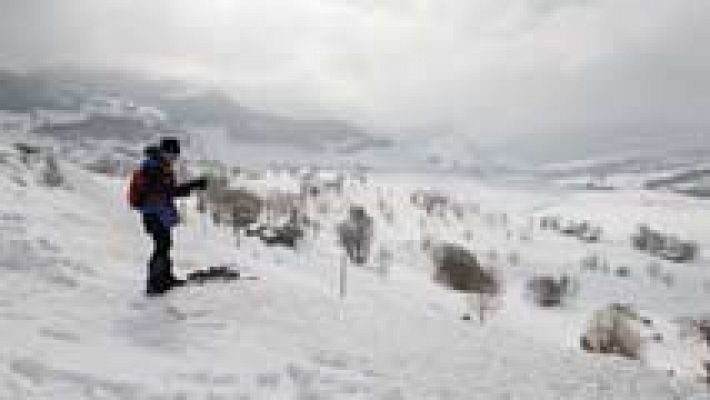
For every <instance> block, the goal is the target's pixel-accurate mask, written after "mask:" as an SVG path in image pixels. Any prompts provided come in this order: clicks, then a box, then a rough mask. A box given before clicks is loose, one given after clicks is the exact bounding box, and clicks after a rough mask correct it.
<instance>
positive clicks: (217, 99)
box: [0, 70, 387, 151]
mask: <svg viewBox="0 0 710 400" xmlns="http://www.w3.org/2000/svg"><path fill="white" fill-rule="evenodd" d="M195 86H196V85H192V84H190V83H187V82H181V81H175V80H151V79H146V78H142V77H137V76H134V75H131V74H128V73H120V72H97V71H78V70H45V71H35V72H31V73H27V74H17V73H10V72H0V109H5V110H12V111H25V112H29V111H32V110H33V109H37V108H49V109H71V108H76V107H78V106H79V104H81V102H82V101H86V100H87V99H89V98H91V97H96V96H107V97H112V98H123V99H127V100H130V101H131V102H135V103H136V104H140V105H144V106H152V107H156V108H159V109H160V110H161V111H163V112H164V113H165V114H166V115H167V116H168V118H169V122H170V124H171V125H173V126H174V127H176V128H190V127H219V128H222V129H225V130H226V131H227V132H228V137H229V138H232V139H234V140H235V141H243V142H254V143H276V144H285V145H293V146H298V147H306V148H312V149H314V150H321V149H323V148H333V147H335V148H336V149H337V148H343V149H344V151H360V150H363V149H366V148H368V147H370V146H382V145H386V144H387V141H386V140H381V139H379V138H375V137H373V136H371V135H369V134H367V133H366V132H365V131H364V130H362V129H360V128H358V127H356V126H354V125H353V124H350V123H348V122H345V121H338V120H327V119H326V120H316V119H309V120H304V119H295V118H290V117H285V116H280V115H275V114H271V113H268V112H264V111H257V110H253V109H250V108H248V107H245V106H243V105H242V104H240V103H239V102H238V101H237V100H236V99H235V98H233V97H231V96H230V95H228V94H227V93H226V92H225V91H223V90H221V89H219V88H202V87H195Z"/></svg>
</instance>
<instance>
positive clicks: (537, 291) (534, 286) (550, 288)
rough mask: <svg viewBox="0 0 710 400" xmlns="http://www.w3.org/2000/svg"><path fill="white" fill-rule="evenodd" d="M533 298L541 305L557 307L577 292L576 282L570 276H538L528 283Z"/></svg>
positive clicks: (527, 286)
mask: <svg viewBox="0 0 710 400" xmlns="http://www.w3.org/2000/svg"><path fill="white" fill-rule="evenodd" d="M526 288H527V290H528V292H529V294H530V295H531V296H532V300H533V301H534V302H535V304H537V305H538V306H540V307H557V306H561V305H563V304H564V302H565V300H566V299H567V298H569V297H571V296H573V295H574V294H575V293H576V283H575V282H573V281H572V279H570V277H569V276H567V275H563V276H561V277H560V278H555V277H553V276H538V277H534V278H532V279H531V280H529V281H528V282H527V284H526Z"/></svg>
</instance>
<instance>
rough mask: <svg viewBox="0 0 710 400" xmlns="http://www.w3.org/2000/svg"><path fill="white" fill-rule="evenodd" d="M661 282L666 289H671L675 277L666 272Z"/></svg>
mask: <svg viewBox="0 0 710 400" xmlns="http://www.w3.org/2000/svg"><path fill="white" fill-rule="evenodd" d="M661 282H663V284H664V285H666V287H669V288H670V287H673V285H675V276H673V274H672V273H670V272H666V273H665V274H663V276H661Z"/></svg>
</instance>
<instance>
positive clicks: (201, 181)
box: [190, 177, 209, 190]
mask: <svg viewBox="0 0 710 400" xmlns="http://www.w3.org/2000/svg"><path fill="white" fill-rule="evenodd" d="M208 183H209V180H208V179H207V178H205V177H202V178H197V179H193V180H192V181H190V186H191V187H192V188H193V189H195V190H205V189H207V184H208Z"/></svg>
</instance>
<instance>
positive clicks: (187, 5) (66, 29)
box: [0, 0, 710, 146]
mask: <svg viewBox="0 0 710 400" xmlns="http://www.w3.org/2000/svg"><path fill="white" fill-rule="evenodd" d="M709 22H710V1H709V0H258V1H254V0H250V1H247V0H209V1H205V0H61V1H58V0H0V63H4V64H5V65H9V66H17V65H25V66H33V65H37V64H46V63H69V64H74V63H78V64H83V65H90V66H96V65H99V66H101V65H106V66H110V67H112V68H116V67H128V68H132V69H137V70H142V71H147V72H150V73H154V74H158V75H169V76H179V77H184V78H189V79H199V80H206V81H208V82H219V83H220V84H222V85H224V87H225V88H228V89H229V90H230V91H231V92H232V93H234V94H235V95H236V96H237V97H238V98H239V99H241V100H242V101H243V102H244V103H246V104H251V105H256V106H258V107H262V108H269V109H274V110H276V111H278V112H281V113H288V114H296V115H325V116H335V117H339V118H348V119H351V120H353V121H355V122H358V123H360V124H363V125H365V126H367V127H370V128H372V129H376V130H380V131H394V132H398V131H403V132H409V131H413V130H415V128H417V127H419V128H420V129H421V130H424V131H442V132H443V131H446V132H454V133H456V134H460V135H467V136H469V137H471V138H474V139H475V140H477V141H479V142H480V143H495V144H501V143H524V144H526V145H527V144H531V143H532V144H539V143H543V142H546V143H550V144H553V143H554V144H557V145H559V144H560V143H587V142H590V140H591V141H596V142H597V143H602V144H603V143H604V142H606V141H607V139H609V138H612V139H614V140H612V142H615V140H618V139H619V138H620V137H623V138H624V140H625V141H626V142H628V143H630V145H631V146H633V144H634V143H635V141H638V140H641V139H639V138H643V140H646V139H648V140H651V141H653V140H658V139H659V138H662V139H663V140H665V139H666V138H674V137H678V138H680V137H683V138H691V139H690V140H691V141H692V140H700V139H701V138H702V139H707V138H710V134H708V132H710V110H708V109H707V108H708V104H709V103H710V50H709V49H710V46H708V43H710V23H709ZM590 138H592V139H590Z"/></svg>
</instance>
